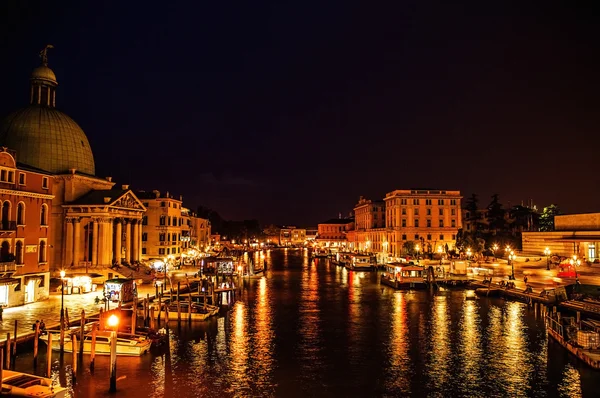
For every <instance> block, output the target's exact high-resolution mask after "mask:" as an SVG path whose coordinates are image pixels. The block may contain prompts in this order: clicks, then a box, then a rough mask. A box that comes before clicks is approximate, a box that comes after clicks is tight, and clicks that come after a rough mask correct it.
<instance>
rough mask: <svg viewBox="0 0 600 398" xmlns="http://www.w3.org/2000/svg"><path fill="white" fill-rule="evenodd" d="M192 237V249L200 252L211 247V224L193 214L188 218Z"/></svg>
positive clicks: (207, 220)
mask: <svg viewBox="0 0 600 398" xmlns="http://www.w3.org/2000/svg"><path fill="white" fill-rule="evenodd" d="M190 223H191V230H192V231H193V234H195V236H194V235H192V247H193V248H196V249H198V250H201V251H206V250H207V249H209V248H210V246H211V238H210V234H211V228H212V227H211V223H210V220H209V219H207V218H202V217H198V216H196V214H195V213H194V214H193V215H192V216H190Z"/></svg>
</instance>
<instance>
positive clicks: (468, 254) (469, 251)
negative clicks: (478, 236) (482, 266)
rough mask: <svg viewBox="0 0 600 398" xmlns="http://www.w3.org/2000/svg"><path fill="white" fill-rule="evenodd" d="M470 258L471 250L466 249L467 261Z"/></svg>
mask: <svg viewBox="0 0 600 398" xmlns="http://www.w3.org/2000/svg"><path fill="white" fill-rule="evenodd" d="M470 258H471V248H470V247H467V260H469V259H470Z"/></svg>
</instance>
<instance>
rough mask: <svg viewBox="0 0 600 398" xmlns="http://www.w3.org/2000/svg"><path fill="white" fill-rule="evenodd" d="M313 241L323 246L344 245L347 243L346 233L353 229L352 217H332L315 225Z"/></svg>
mask: <svg viewBox="0 0 600 398" xmlns="http://www.w3.org/2000/svg"><path fill="white" fill-rule="evenodd" d="M317 230H318V232H317V237H316V239H315V242H316V243H317V244H318V245H320V246H325V247H345V246H347V245H348V238H347V234H348V232H349V231H353V230H354V219H353V218H332V219H330V220H328V221H326V222H324V223H320V224H319V225H318V226H317Z"/></svg>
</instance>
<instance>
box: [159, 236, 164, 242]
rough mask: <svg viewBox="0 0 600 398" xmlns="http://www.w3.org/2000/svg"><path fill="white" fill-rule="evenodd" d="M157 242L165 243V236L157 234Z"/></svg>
mask: <svg viewBox="0 0 600 398" xmlns="http://www.w3.org/2000/svg"><path fill="white" fill-rule="evenodd" d="M158 240H159V241H160V242H164V241H165V234H158Z"/></svg>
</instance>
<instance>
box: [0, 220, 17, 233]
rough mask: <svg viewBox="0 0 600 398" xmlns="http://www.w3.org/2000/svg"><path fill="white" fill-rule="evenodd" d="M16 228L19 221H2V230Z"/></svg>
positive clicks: (0, 224)
mask: <svg viewBox="0 0 600 398" xmlns="http://www.w3.org/2000/svg"><path fill="white" fill-rule="evenodd" d="M16 230H17V222H16V221H2V222H0V232H6V231H16Z"/></svg>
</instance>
